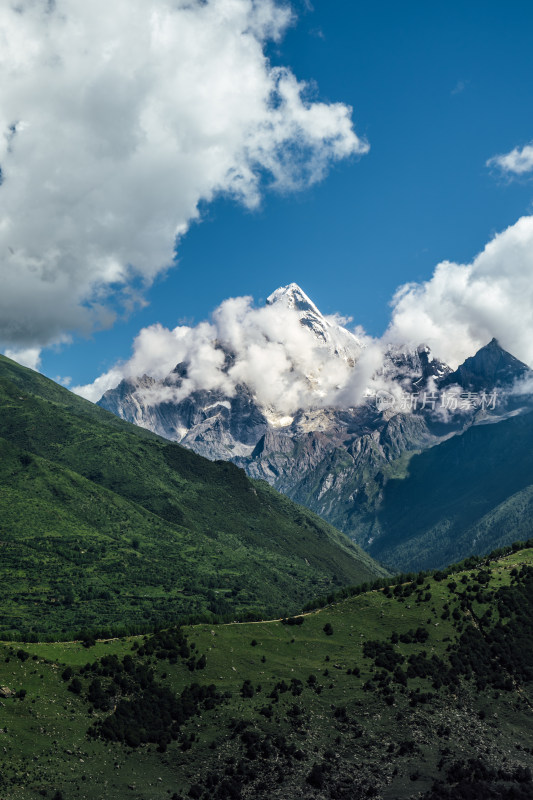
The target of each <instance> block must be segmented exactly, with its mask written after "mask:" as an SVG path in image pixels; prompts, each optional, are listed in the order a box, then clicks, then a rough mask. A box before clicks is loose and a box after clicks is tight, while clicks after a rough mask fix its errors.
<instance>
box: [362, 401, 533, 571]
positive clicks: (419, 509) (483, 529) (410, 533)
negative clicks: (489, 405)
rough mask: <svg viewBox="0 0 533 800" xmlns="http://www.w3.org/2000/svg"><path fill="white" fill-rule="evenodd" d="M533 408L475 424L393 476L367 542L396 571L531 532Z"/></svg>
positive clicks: (483, 549)
mask: <svg viewBox="0 0 533 800" xmlns="http://www.w3.org/2000/svg"><path fill="white" fill-rule="evenodd" d="M532 490H533V414H531V413H529V414H525V415H523V416H519V417H513V418H511V419H508V420H506V421H504V422H500V423H498V424H497V425H479V426H475V427H473V428H469V429H468V430H467V431H466V432H465V433H464V434H463V435H461V436H455V437H453V438H452V439H449V440H448V441H446V442H443V443H442V444H440V445H438V446H436V447H433V448H431V449H430V450H427V451H425V452H423V453H421V454H419V455H414V456H413V457H412V458H411V459H410V461H409V466H408V473H407V475H406V476H405V477H403V476H401V475H400V476H399V479H398V480H389V482H388V483H387V485H386V487H385V491H384V497H383V502H382V504H381V509H380V511H379V517H378V518H379V524H380V526H381V530H382V535H381V536H379V537H378V538H376V540H375V542H374V543H373V544H372V546H371V547H370V548H369V552H370V553H371V555H373V556H374V558H378V559H380V560H381V561H383V562H384V563H387V564H394V566H395V567H396V568H398V569H432V568H433V569H434V568H437V567H443V566H445V565H446V564H449V563H453V562H456V561H459V560H460V559H462V558H465V557H466V556H468V555H469V554H470V553H487V552H490V551H491V550H492V549H494V548H496V547H499V546H502V545H505V544H509V543H510V542H512V541H514V540H515V539H516V538H517V537H518V536H520V537H522V538H524V539H526V538H528V536H529V535H530V532H531V510H532V505H531V493H532Z"/></svg>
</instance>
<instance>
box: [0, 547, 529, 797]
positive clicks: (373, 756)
mask: <svg viewBox="0 0 533 800" xmlns="http://www.w3.org/2000/svg"><path fill="white" fill-rule="evenodd" d="M529 544H530V545H531V542H530V543H529ZM532 663H533V552H532V551H531V550H530V549H529V550H528V549H518V548H516V552H513V553H511V554H503V553H499V554H494V556H493V557H492V558H490V559H484V560H476V559H469V560H468V562H466V563H465V564H463V565H460V566H458V567H457V568H456V569H454V570H450V571H448V572H447V573H446V574H445V573H440V574H439V573H437V574H435V575H433V576H432V575H429V574H425V575H423V574H421V575H419V576H415V577H414V578H413V579H412V580H405V579H402V581H401V582H398V583H396V584H393V585H391V586H388V587H385V588H384V589H383V590H376V589H374V590H373V591H367V592H362V593H359V594H357V593H356V596H352V597H347V598H346V599H344V600H342V601H340V602H339V601H337V602H336V603H331V604H330V605H328V606H327V607H322V608H320V609H319V610H317V611H316V612H314V613H310V614H306V615H305V616H300V617H298V618H296V619H295V618H292V619H286V620H285V624H283V621H281V620H274V621H269V622H262V623H248V624H246V623H245V624H237V625H236V624H229V625H218V626H212V625H195V626H193V627H187V628H183V629H182V630H179V629H171V630H168V631H163V632H160V633H159V634H157V635H155V636H150V637H145V638H142V637H138V638H135V639H131V638H130V639H123V640H118V639H115V640H113V641H106V642H97V643H96V644H95V645H93V646H92V647H90V648H89V649H86V648H85V647H83V646H82V644H81V643H79V642H70V643H64V644H22V645H21V644H14V645H5V644H0V687H2V688H1V689H0V692H2V694H3V696H2V701H1V702H2V706H1V711H2V718H3V728H2V733H1V734H0V736H1V741H2V745H3V752H4V764H3V769H2V771H1V772H0V794H1V795H2V797H6V798H7V797H9V800H34V798H38V797H48V798H50V797H51V798H54V797H57V796H58V795H56V794H55V793H56V792H61V795H60V796H61V797H63V798H64V800H70V799H71V798H79V800H104V798H105V799H106V800H107V798H112V799H113V800H125V798H134V800H161V798H164V797H169V798H171V800H183V799H184V798H192V799H193V800H194V798H196V799H197V800H200V798H201V800H206V798H214V800H247V798H251V797H254V798H257V799H258V800H285V798H291V800H297V799H300V800H356V798H357V800H358V799H359V798H368V797H373V798H376V800H407V799H408V798H411V799H412V800H415V798H418V799H419V800H420V798H424V800H437V798H447V800H465V798H492V800H526V798H528V799H529V798H531V796H532V794H533V782H532V774H531V770H532V768H533V726H532V724H531V722H532V703H533V670H532V666H531V665H532ZM66 710H67V711H68V713H65V712H66ZM4 726H5V727H4Z"/></svg>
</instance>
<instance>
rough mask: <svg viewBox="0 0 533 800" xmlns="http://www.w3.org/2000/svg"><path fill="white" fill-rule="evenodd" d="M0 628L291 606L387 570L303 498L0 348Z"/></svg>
mask: <svg viewBox="0 0 533 800" xmlns="http://www.w3.org/2000/svg"><path fill="white" fill-rule="evenodd" d="M0 405H1V408H2V414H1V415H0V503H1V507H2V515H1V517H0V548H1V553H2V559H1V560H0V632H1V631H3V632H4V637H5V636H7V635H8V633H11V634H16V632H17V631H19V635H20V636H22V637H23V638H31V637H32V636H37V637H40V638H42V637H43V636H46V635H48V636H53V637H57V636H58V635H60V634H65V635H66V634H67V633H68V632H71V633H72V632H73V631H78V630H80V629H81V628H83V627H94V626H96V627H100V628H102V627H105V626H117V625H120V624H126V625H131V624H135V625H147V624H161V623H162V622H168V621H171V620H173V619H176V618H177V617H179V616H180V615H183V614H194V613H200V612H205V611H211V612H215V613H219V614H226V615H231V616H232V617H233V616H234V615H235V614H240V613H242V612H244V611H245V610H246V611H247V612H250V613H255V614H267V613H271V612H273V611H274V609H276V610H278V611H279V610H282V609H288V610H292V611H294V610H296V609H297V608H298V607H300V606H301V605H302V603H303V602H304V601H305V600H306V599H307V598H308V597H309V595H310V593H311V594H318V593H320V592H321V591H324V590H326V591H329V590H330V588H331V586H332V585H335V586H340V585H343V584H346V583H358V582H362V581H364V580H368V578H371V577H375V576H376V575H379V574H384V572H383V570H380V568H379V567H378V566H377V565H376V564H375V563H374V562H373V561H372V559H371V558H370V557H369V556H367V555H366V554H364V553H363V552H362V551H360V550H359V549H358V548H356V547H354V546H353V545H352V544H351V543H350V542H349V540H348V539H347V538H346V537H344V536H343V535H342V534H340V533H339V532H338V531H336V530H335V529H334V528H332V527H331V526H329V525H327V524H326V523H324V522H323V521H322V520H320V519H319V518H318V517H316V516H315V515H314V514H312V513H311V512H308V511H307V510H304V509H302V508H300V507H299V506H296V505H295V504H293V503H291V502H290V501H288V500H287V499H286V498H283V497H281V496H280V495H278V494H277V493H276V492H274V491H273V490H272V489H270V488H269V487H268V486H267V485H266V484H263V483H260V482H252V481H249V480H248V479H247V478H246V477H245V475H244V473H243V472H242V471H241V470H239V469H237V468H236V467H235V466H234V465H231V464H227V463H212V462H209V461H207V460H205V459H202V458H200V457H198V456H196V455H195V454H193V453H191V452H190V451H188V450H185V449H184V448H181V447H179V446H178V445H173V444H169V443H168V442H166V441H164V440H162V439H159V438H158V437H156V436H154V435H152V434H149V433H148V432H146V431H143V430H142V429H140V428H137V427H135V426H133V425H130V424H128V423H124V422H122V421H120V420H118V419H117V418H116V417H114V416H113V415H112V414H109V413H108V412H106V411H103V410H102V409H100V408H98V407H97V406H94V405H92V404H90V403H88V402H86V401H84V400H82V399H81V398H79V397H76V396H75V395H72V394H71V393H70V392H68V391H66V390H64V389H62V388H61V387H59V386H57V385H56V384H54V383H53V382H52V381H49V380H47V379H46V378H44V377H43V376H41V375H38V374H37V373H34V372H32V371H31V370H26V369H24V368H22V367H20V366H19V365H17V364H15V363H14V362H11V361H9V359H6V358H3V357H0Z"/></svg>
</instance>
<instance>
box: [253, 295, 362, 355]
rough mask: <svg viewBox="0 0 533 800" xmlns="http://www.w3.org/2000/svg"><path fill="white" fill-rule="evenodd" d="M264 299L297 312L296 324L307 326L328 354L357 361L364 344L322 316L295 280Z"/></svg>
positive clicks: (332, 320)
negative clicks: (297, 321)
mask: <svg viewBox="0 0 533 800" xmlns="http://www.w3.org/2000/svg"><path fill="white" fill-rule="evenodd" d="M266 302H267V305H269V306H275V305H278V304H279V305H280V306H283V307H285V308H288V309H290V310H291V311H294V312H295V313H296V314H298V317H299V320H300V324H301V325H303V326H304V327H305V328H309V330H310V331H311V332H312V333H313V334H314V335H315V337H316V338H317V339H318V341H319V343H321V344H325V345H326V346H327V347H328V349H329V351H330V352H331V354H332V355H334V356H337V357H339V358H341V359H342V360H344V361H347V362H349V363H350V364H351V365H352V366H353V364H354V363H355V362H356V361H357V359H358V357H359V355H360V352H361V350H362V349H363V347H364V344H363V343H362V342H361V341H360V339H358V338H357V336H355V335H354V334H353V333H351V332H350V331H348V330H347V329H346V328H344V327H343V326H342V325H340V324H339V323H338V322H337V321H336V320H335V319H334V318H329V319H328V318H327V317H325V316H324V315H323V314H322V313H321V312H320V311H319V309H318V308H317V307H316V305H315V304H314V303H313V301H312V300H311V299H310V298H309V297H308V296H307V295H306V293H305V292H304V291H303V289H301V287H300V286H298V284H297V283H289V285H288V286H281V287H280V288H279V289H276V291H275V292H272V294H271V295H270V296H269V297H268V298H267V301H266Z"/></svg>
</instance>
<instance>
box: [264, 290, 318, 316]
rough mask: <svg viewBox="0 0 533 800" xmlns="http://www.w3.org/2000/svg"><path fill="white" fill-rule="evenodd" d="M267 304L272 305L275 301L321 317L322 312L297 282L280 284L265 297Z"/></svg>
mask: <svg viewBox="0 0 533 800" xmlns="http://www.w3.org/2000/svg"><path fill="white" fill-rule="evenodd" d="M266 302H267V305H269V306H272V305H274V304H275V303H281V304H283V305H284V306H286V307H287V308H291V309H293V308H294V309H296V310H297V311H300V312H303V313H306V312H307V313H309V312H310V313H311V314H315V315H316V316H317V317H322V314H321V313H320V311H319V310H318V308H317V307H316V306H315V304H314V303H313V301H312V300H311V299H310V298H309V297H308V296H307V295H306V293H305V292H304V291H303V289H301V288H300V286H298V284H297V283H289V285H288V286H280V287H279V289H276V291H275V292H272V294H271V295H270V296H269V297H267V301H266Z"/></svg>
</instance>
